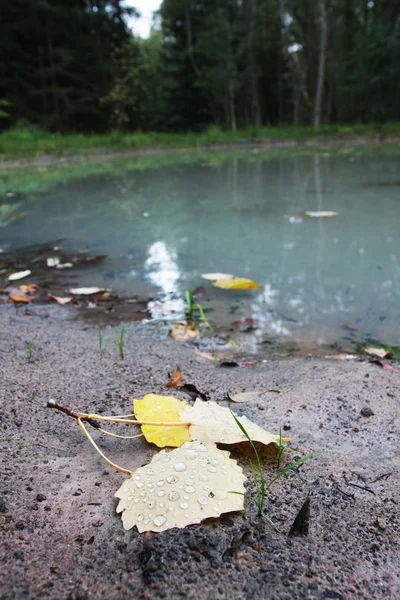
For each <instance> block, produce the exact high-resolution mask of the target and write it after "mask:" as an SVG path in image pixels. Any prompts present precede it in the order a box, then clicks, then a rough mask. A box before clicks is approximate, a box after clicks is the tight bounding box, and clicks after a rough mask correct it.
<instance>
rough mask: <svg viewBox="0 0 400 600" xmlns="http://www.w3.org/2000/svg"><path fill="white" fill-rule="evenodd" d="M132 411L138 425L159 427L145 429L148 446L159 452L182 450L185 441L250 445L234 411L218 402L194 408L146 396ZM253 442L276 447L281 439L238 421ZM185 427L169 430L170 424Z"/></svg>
mask: <svg viewBox="0 0 400 600" xmlns="http://www.w3.org/2000/svg"><path fill="white" fill-rule="evenodd" d="M133 411H134V413H135V415H136V418H137V420H138V421H153V422H154V421H155V422H157V423H160V425H142V432H143V433H144V436H145V438H146V440H147V441H148V442H152V443H153V444H156V445H157V446H159V447H160V448H163V447H164V446H180V445H181V444H183V442H185V441H189V440H198V441H200V442H203V443H204V444H209V443H214V444H236V443H239V442H245V441H247V438H246V436H245V435H244V434H243V433H242V431H241V430H240V428H239V427H238V426H237V424H236V423H235V421H234V419H232V413H231V410H230V409H229V408H227V407H225V406H220V405H219V404H217V403H216V402H212V401H209V402H206V401H203V400H200V398H197V400H196V402H195V403H194V405H193V406H191V405H190V404H188V403H187V402H185V401H184V400H179V399H178V398H173V397H172V396H157V395H156V394H147V395H146V396H145V397H144V398H142V399H141V400H136V399H135V400H134V405H133ZM238 418H239V420H240V422H241V423H242V425H243V427H244V428H245V430H246V431H247V433H248V434H249V436H250V437H251V439H252V440H253V441H257V442H261V443H262V444H265V445H266V446H268V444H276V443H277V442H278V441H279V435H274V434H272V433H268V432H267V431H265V429H262V427H259V426H258V425H256V424H255V423H253V422H252V421H250V420H249V419H247V417H238ZM179 422H181V423H182V427H180V426H179V425H173V426H170V427H168V423H179Z"/></svg>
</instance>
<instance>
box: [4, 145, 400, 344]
mask: <svg viewBox="0 0 400 600" xmlns="http://www.w3.org/2000/svg"><path fill="white" fill-rule="evenodd" d="M398 170H399V159H398V158H397V157H396V156H392V157H391V156H381V157H379V156H376V155H375V156H373V157H357V156H356V157H352V156H349V157H347V156H335V155H333V156H325V155H321V154H319V155H315V156H309V157H295V158H274V159H273V160H264V159H263V158H262V157H258V156H257V155H255V154H254V155H252V154H249V155H248V157H246V158H234V159H230V160H226V161H225V162H223V161H221V160H217V155H210V159H209V160H208V161H203V162H202V163H200V164H188V165H180V166H169V167H168V168H162V169H155V170H153V171H149V172H139V171H135V172H134V173H132V172H129V170H127V171H126V172H124V173H121V174H120V175H118V177H117V176H116V177H112V176H109V175H108V176H101V175H98V176H95V177H89V178H87V179H85V180H80V181H76V182H71V183H66V184H64V185H60V186H58V187H57V188H54V189H53V190H52V191H51V192H48V193H47V194H43V195H37V196H36V197H29V196H28V197H25V198H21V197H19V198H18V202H19V203H20V206H18V213H19V214H22V215H25V216H23V217H22V218H20V219H19V220H17V221H13V222H10V220H9V215H8V213H7V214H5V219H3V220H4V226H3V227H2V228H1V230H0V232H1V240H0V242H1V243H0V246H3V245H5V244H7V243H12V244H13V245H14V246H24V245H25V246H26V245H27V244H34V243H42V242H46V241H49V240H54V239H57V238H67V240H68V243H69V244H70V245H71V246H73V247H74V249H80V248H82V247H84V246H86V247H88V248H89V249H90V251H91V253H93V254H108V255H109V260H108V262H107V263H106V264H105V265H99V267H98V270H97V271H96V273H97V276H98V278H99V279H101V277H104V279H105V284H106V285H107V284H108V283H109V282H110V281H112V285H113V288H114V289H115V290H116V291H119V289H120V288H119V286H121V287H123V288H124V291H131V292H133V293H136V294H139V295H143V296H145V295H154V294H155V293H162V294H164V295H165V294H172V295H175V296H176V295H179V294H180V295H182V294H183V293H184V290H185V289H186V288H190V289H195V288H197V287H198V286H200V285H204V287H205V292H206V299H207V300H205V302H206V304H207V307H209V308H212V309H213V311H212V312H210V313H209V316H210V319H211V320H212V321H213V320H214V321H215V322H216V323H218V324H220V323H223V324H229V323H231V322H232V321H234V320H237V319H238V318H242V317H245V318H246V317H252V318H253V319H256V320H257V321H258V323H259V329H258V330H257V334H258V335H259V338H260V340H261V341H262V340H263V339H267V338H268V337H269V336H272V337H278V338H282V337H287V338H289V337H291V336H300V335H303V334H304V335H305V334H307V335H308V334H309V335H310V336H314V337H315V339H318V340H327V339H330V340H334V339H335V338H336V339H338V338H340V337H341V336H343V335H344V334H346V335H349V334H348V333H346V331H348V330H344V329H343V325H344V324H346V325H349V326H350V327H353V329H355V328H357V331H360V334H359V335H360V336H364V337H376V338H380V339H382V341H387V342H388V343H392V344H395V343H397V342H398V338H399V337H400V302H399V300H400V266H399V244H398V239H399V238H398V223H399V196H398V188H396V186H390V185H381V184H383V183H385V182H386V183H387V182H390V180H391V179H393V177H394V175H393V174H396V173H397V171H398ZM396 181H397V179H396ZM371 182H372V183H371ZM316 210H318V211H320V210H332V211H336V212H337V213H338V216H337V217H335V218H332V219H325V220H322V219H309V218H306V217H304V216H302V214H303V213H304V211H316ZM0 217H1V215H0ZM0 222H1V219H0ZM210 271H219V272H228V273H230V272H231V273H234V274H236V275H239V276H240V275H241V276H248V277H251V278H252V279H255V280H257V281H258V282H259V283H260V284H261V285H262V290H261V291H260V292H259V293H253V292H250V293H235V292H229V291H222V290H217V289H216V288H213V287H212V286H211V284H207V283H206V284H205V283H204V282H202V280H201V278H200V275H201V273H202V272H210ZM85 278H86V279H85V281H84V282H82V283H84V285H89V284H90V283H91V282H90V281H87V273H85ZM107 278H108V279H107ZM99 279H97V280H96V282H95V283H96V284H97V285H99V284H101V283H102V282H101V280H99ZM233 310H235V311H236V312H235V314H234V316H232V315H233V312H232V311H233Z"/></svg>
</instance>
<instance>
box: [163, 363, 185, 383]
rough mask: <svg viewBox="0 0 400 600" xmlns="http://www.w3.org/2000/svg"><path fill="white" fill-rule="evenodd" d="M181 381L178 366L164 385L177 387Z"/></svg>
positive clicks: (180, 372)
mask: <svg viewBox="0 0 400 600" xmlns="http://www.w3.org/2000/svg"><path fill="white" fill-rule="evenodd" d="M181 383H182V371H181V370H180V368H179V367H178V368H177V369H175V371H174V372H173V374H172V377H171V378H170V380H169V381H168V383H167V384H166V385H165V387H167V388H178V387H179V386H180V385H181Z"/></svg>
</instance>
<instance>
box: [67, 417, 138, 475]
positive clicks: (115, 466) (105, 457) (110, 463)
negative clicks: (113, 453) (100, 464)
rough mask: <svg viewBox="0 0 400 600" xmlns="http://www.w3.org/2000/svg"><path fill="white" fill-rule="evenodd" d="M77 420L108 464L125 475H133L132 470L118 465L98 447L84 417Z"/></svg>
mask: <svg viewBox="0 0 400 600" xmlns="http://www.w3.org/2000/svg"><path fill="white" fill-rule="evenodd" d="M77 422H78V425H79V427H80V428H81V429H82V431H83V433H84V434H85V435H86V437H87V439H88V440H89V442H90V443H91V444H92V446H93V447H94V449H95V450H96V451H97V452H98V453H99V454H100V456H101V457H102V458H103V459H104V460H105V461H106V463H107V464H108V466H110V467H111V468H112V469H116V470H117V471H119V472H120V473H123V474H124V475H128V476H131V475H132V471H128V469H124V468H123V467H120V466H118V465H116V464H115V463H113V462H112V461H111V460H109V459H108V458H107V456H106V455H105V454H103V452H102V451H101V450H100V448H99V447H98V445H97V444H96V442H95V441H94V439H93V438H92V436H91V435H90V433H89V432H88V430H87V429H86V427H85V426H84V424H83V422H82V419H80V418H78V419H77Z"/></svg>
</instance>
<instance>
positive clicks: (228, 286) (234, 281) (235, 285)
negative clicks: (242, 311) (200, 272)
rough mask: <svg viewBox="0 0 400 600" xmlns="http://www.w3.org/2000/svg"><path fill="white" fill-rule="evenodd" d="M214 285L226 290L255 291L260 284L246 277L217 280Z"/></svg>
mask: <svg viewBox="0 0 400 600" xmlns="http://www.w3.org/2000/svg"><path fill="white" fill-rule="evenodd" d="M214 285H216V286H217V287H219V288H222V289H224V290H255V289H258V288H260V287H261V286H260V284H259V283H257V282H256V281H252V280H251V279H245V278H244V277H231V278H230V279H217V280H216V281H214Z"/></svg>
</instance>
